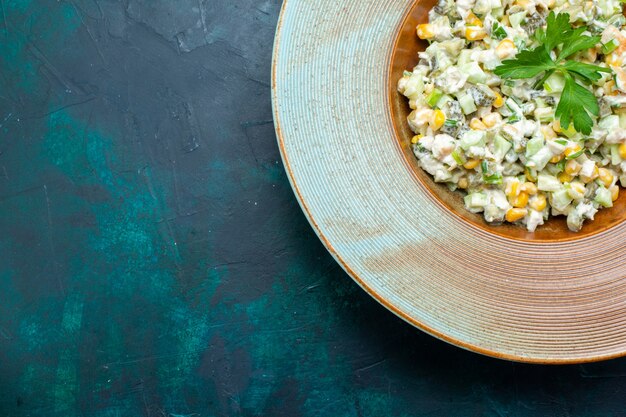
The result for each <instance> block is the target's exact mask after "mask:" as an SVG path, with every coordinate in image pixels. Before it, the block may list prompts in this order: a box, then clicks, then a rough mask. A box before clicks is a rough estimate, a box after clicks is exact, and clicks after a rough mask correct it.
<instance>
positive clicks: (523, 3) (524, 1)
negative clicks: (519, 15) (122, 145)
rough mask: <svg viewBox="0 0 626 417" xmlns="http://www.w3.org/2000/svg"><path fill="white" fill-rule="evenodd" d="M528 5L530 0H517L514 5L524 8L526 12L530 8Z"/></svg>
mask: <svg viewBox="0 0 626 417" xmlns="http://www.w3.org/2000/svg"><path fill="white" fill-rule="evenodd" d="M528 3H529V1H528V0H515V1H514V2H513V5H515V6H520V7H522V8H524V10H526V9H527V8H528Z"/></svg>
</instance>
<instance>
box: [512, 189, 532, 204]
mask: <svg viewBox="0 0 626 417" xmlns="http://www.w3.org/2000/svg"><path fill="white" fill-rule="evenodd" d="M511 205H512V206H513V207H517V208H524V207H526V206H527V205H528V194H526V193H524V192H521V193H519V195H518V196H517V197H516V198H515V199H513V201H512V202H511Z"/></svg>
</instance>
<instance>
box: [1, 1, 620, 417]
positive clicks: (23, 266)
mask: <svg viewBox="0 0 626 417" xmlns="http://www.w3.org/2000/svg"><path fill="white" fill-rule="evenodd" d="M279 8H280V2H279V1H277V0H271V1H253V0H235V1H228V0H177V1H171V0H167V1H166V0H151V1H150V0H124V1H114V0H71V1H70V0H60V1H43V0H0V13H1V14H0V28H1V30H0V415H2V416H51V417H56V416H59V417H60V416H63V417H74V416H76V417H78V416H102V417H104V416H106V417H112V416H155V417H157V416H158V417H162V416H166V417H170V416H171V417H182V416H185V417H191V416H202V417H215V416H288V417H298V416H303V417H304V416H307V417H308V416H337V417H341V416H350V417H376V416H399V417H406V416H451V417H455V416H459V417H466V416H499V417H503V416H623V415H626V405H624V402H623V398H624V394H625V393H626V391H625V390H626V382H625V379H624V376H626V361H624V360H617V361H612V362H607V363H603V364H595V365H584V366H567V367H541V366H528V365H520V364H514V363H509V362H503V361H497V360H493V359H489V358H485V357H481V356H478V355H475V354H472V353H469V352H465V351H462V350H460V349H457V348H454V347H452V346H449V345H447V344H445V343H442V342H439V341H437V340H435V339H433V338H431V337H429V336H426V335H424V334H422V333H420V332H419V331H417V330H415V329H413V328H411V327H410V326H408V325H406V324H404V323H403V322H401V321H400V320H399V319H397V318H395V317H394V316H393V315H391V314H390V313H388V312H387V311H386V310H385V309H384V308H382V307H380V306H379V305H378V304H377V303H376V302H374V301H373V300H372V299H370V298H369V297H368V296H367V295H365V294H364V293H363V292H362V291H361V290H360V289H359V288H358V287H357V286H356V285H355V284H354V283H353V282H352V281H351V280H350V279H349V278H348V277H347V276H346V275H345V273H344V272H343V271H342V270H341V269H340V268H339V267H338V266H337V265H336V263H335V262H334V261H333V260H332V258H331V257H330V256H329V255H328V254H327V253H326V251H325V250H324V248H323V247H322V246H321V244H320V243H319V241H318V239H317V238H316V236H315V235H314V233H313V232H312V231H311V229H310V227H309V225H308V223H307V222H306V220H305V219H304V217H303V215H302V213H301V212H300V209H299V207H298V205H297V203H296V201H295V198H294V196H293V194H292V191H291V189H290V187H289V184H288V181H287V178H286V176H285V173H284V171H283V167H282V165H281V163H280V160H279V159H280V157H279V153H278V150H277V146H276V142H275V135H274V130H273V125H272V112H271V105H270V59H271V46H272V40H273V35H274V28H275V24H276V21H277V17H278V12H279Z"/></svg>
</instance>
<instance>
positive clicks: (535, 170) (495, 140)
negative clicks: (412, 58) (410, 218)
mask: <svg viewBox="0 0 626 417" xmlns="http://www.w3.org/2000/svg"><path fill="white" fill-rule="evenodd" d="M417 36H418V37H419V38H420V39H424V40H427V41H428V42H429V46H428V47H427V48H426V50H424V51H423V52H420V53H419V57H420V61H419V64H418V65H417V66H416V67H415V68H413V70H412V71H405V73H404V76H403V77H402V78H401V79H400V81H399V83H398V90H399V92H400V93H401V94H403V95H404V96H406V97H407V98H408V100H409V106H410V108H411V109H412V112H411V114H410V115H409V117H408V124H409V126H410V128H411V129H412V131H413V132H415V136H414V137H413V139H412V146H413V152H414V153H415V156H416V157H417V159H418V160H419V165H420V167H421V168H422V169H424V170H425V171H426V172H428V173H429V174H430V175H432V176H433V177H434V180H435V181H437V182H442V183H446V184H447V185H448V186H449V188H450V189H451V190H462V191H463V192H464V193H465V194H466V195H465V200H464V201H465V207H466V208H467V210H469V211H471V212H473V213H482V214H483V216H484V218H485V220H486V221H487V222H489V223H502V222H505V221H506V222H510V223H515V224H520V225H523V226H525V227H526V228H527V229H528V230H529V231H531V232H533V231H535V230H536V228H537V227H538V226H540V225H542V224H544V222H545V221H546V220H547V219H548V218H549V216H550V215H552V216H559V215H563V216H567V225H568V228H569V229H570V230H572V231H579V230H580V229H581V228H582V225H583V222H584V221H585V220H593V218H594V215H595V214H596V213H597V211H598V210H600V209H604V208H610V207H612V206H613V202H614V201H616V200H617V198H618V196H619V193H620V185H621V186H622V187H624V186H626V72H625V71H626V70H625V69H624V68H625V67H626V18H624V16H623V15H622V5H621V3H620V1H618V0H598V1H580V0H515V1H512V0H458V1H453V0H440V1H439V3H438V4H437V5H436V6H435V7H434V8H433V9H432V10H431V11H430V13H429V23H425V24H420V25H419V26H417Z"/></svg>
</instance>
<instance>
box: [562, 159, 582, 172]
mask: <svg viewBox="0 0 626 417" xmlns="http://www.w3.org/2000/svg"><path fill="white" fill-rule="evenodd" d="M580 168H582V165H580V164H579V163H578V162H576V160H575V159H571V160H569V161H567V164H565V172H566V173H568V174H569V175H576V174H578V173H579V172H580Z"/></svg>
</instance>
